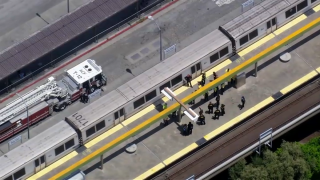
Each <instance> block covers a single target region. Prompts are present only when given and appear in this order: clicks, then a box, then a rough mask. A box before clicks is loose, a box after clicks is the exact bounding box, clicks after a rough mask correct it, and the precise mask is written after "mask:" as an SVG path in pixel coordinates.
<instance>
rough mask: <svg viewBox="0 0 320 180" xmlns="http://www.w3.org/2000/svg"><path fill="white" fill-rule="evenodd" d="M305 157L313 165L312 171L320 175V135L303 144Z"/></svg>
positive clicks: (302, 148)
mask: <svg viewBox="0 0 320 180" xmlns="http://www.w3.org/2000/svg"><path fill="white" fill-rule="evenodd" d="M301 150H302V152H303V153H304V156H305V159H306V160H307V162H308V164H309V165H310V167H311V170H312V172H313V173H314V174H315V175H316V176H319V175H320V137H317V138H313V139H311V140H310V141H309V142H308V143H306V144H303V145H301Z"/></svg>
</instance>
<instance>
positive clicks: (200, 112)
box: [199, 107, 203, 115]
mask: <svg viewBox="0 0 320 180" xmlns="http://www.w3.org/2000/svg"><path fill="white" fill-rule="evenodd" d="M199 109H200V111H199V115H202V114H203V110H202V109H201V107H199Z"/></svg>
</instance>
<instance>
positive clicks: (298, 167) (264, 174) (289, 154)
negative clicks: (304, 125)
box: [229, 142, 312, 180]
mask: <svg viewBox="0 0 320 180" xmlns="http://www.w3.org/2000/svg"><path fill="white" fill-rule="evenodd" d="M251 161H252V163H250V164H248V165H245V164H246V162H241V163H240V164H238V163H237V164H236V165H234V166H233V167H232V168H231V169H232V170H231V169H230V171H229V174H230V178H231V179H233V180H236V179H241V180H255V179H259V180H264V179H268V180H304V179H310V177H311V175H312V173H311V169H310V166H309V165H308V163H307V161H306V160H305V155H304V153H303V152H302V150H301V146H300V145H299V144H298V143H289V142H283V143H282V144H281V147H280V148H279V149H278V150H277V151H276V152H272V151H270V150H268V149H265V150H263V153H262V157H259V156H254V157H253V158H252V159H251ZM243 166H245V167H244V168H243ZM239 171H240V172H239ZM231 174H232V175H231Z"/></svg>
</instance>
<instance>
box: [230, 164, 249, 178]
mask: <svg viewBox="0 0 320 180" xmlns="http://www.w3.org/2000/svg"><path fill="white" fill-rule="evenodd" d="M246 164H247V162H246V160H245V159H241V160H240V161H238V162H237V163H236V164H234V165H233V166H232V167H231V168H229V176H230V178H231V179H234V180H236V179H239V177H240V175H241V172H242V171H243V169H244V168H245V166H246Z"/></svg>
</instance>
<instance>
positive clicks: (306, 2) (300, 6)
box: [297, 0, 308, 11]
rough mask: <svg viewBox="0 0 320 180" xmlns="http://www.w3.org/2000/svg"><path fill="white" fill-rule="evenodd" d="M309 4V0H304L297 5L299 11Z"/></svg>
mask: <svg viewBox="0 0 320 180" xmlns="http://www.w3.org/2000/svg"><path fill="white" fill-rule="evenodd" d="M307 6H308V0H304V1H302V2H301V3H299V4H298V5H297V11H300V10H302V9H303V8H305V7H307Z"/></svg>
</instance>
